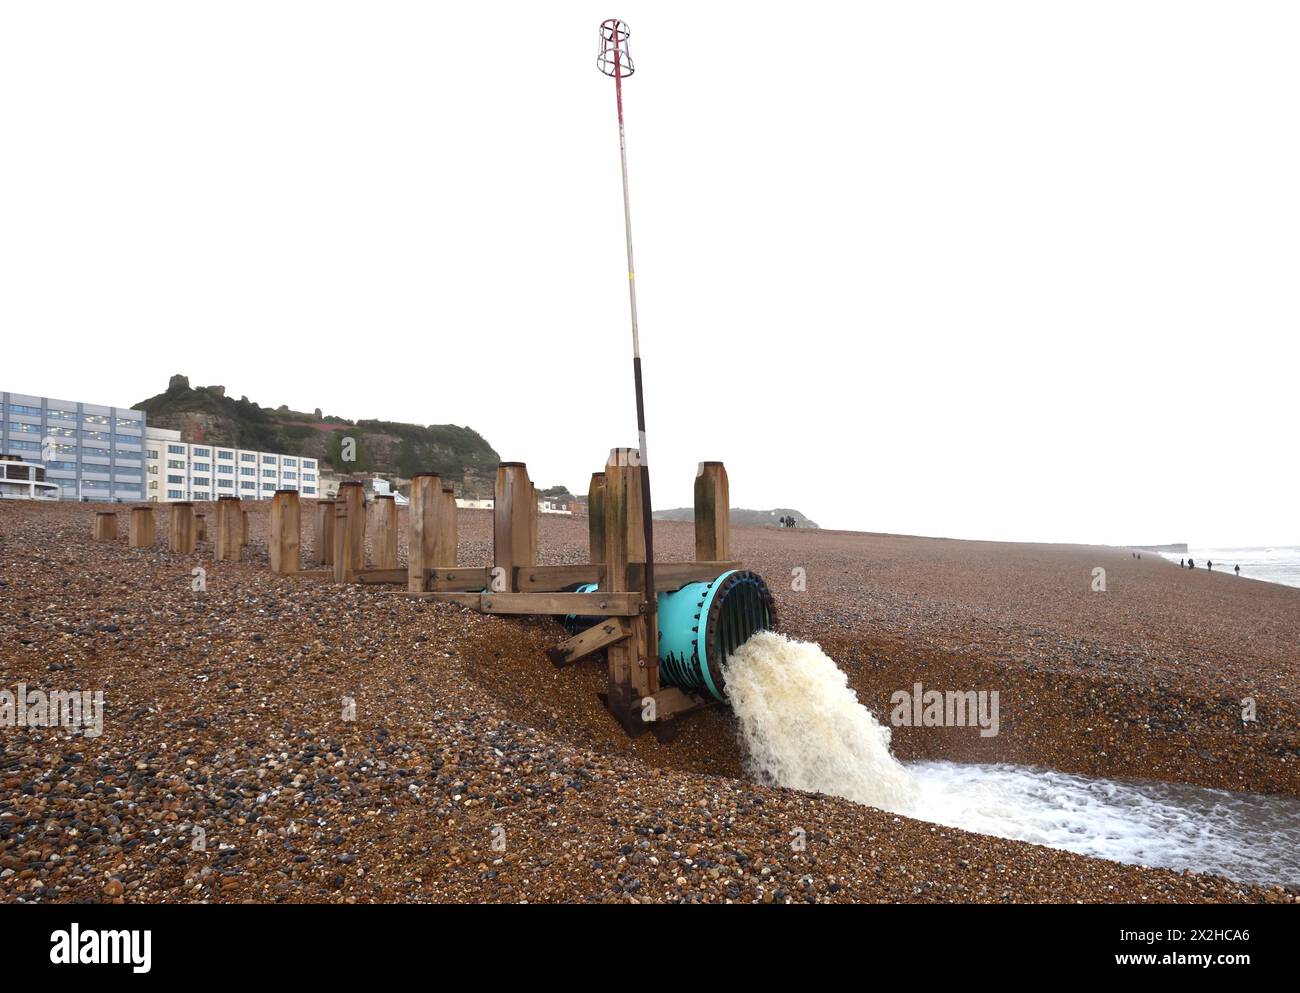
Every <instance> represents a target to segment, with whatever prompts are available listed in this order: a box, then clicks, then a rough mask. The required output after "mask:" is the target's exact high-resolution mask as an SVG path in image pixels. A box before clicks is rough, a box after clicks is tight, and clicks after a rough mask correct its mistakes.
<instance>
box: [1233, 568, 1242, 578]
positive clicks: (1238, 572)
mask: <svg viewBox="0 0 1300 993" xmlns="http://www.w3.org/2000/svg"><path fill="white" fill-rule="evenodd" d="M1232 571H1233V572H1235V573H1236V574H1237V578H1238V579H1240V578H1241V566H1239V565H1234V566H1233V567H1232Z"/></svg>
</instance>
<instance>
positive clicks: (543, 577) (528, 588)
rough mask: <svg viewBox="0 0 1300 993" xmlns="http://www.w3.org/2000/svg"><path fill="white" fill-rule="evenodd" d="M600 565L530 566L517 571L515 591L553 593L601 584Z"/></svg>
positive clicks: (519, 568) (601, 571)
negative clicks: (579, 585)
mask: <svg viewBox="0 0 1300 993" xmlns="http://www.w3.org/2000/svg"><path fill="white" fill-rule="evenodd" d="M604 573H605V568H604V566H600V565H529V566H519V567H518V568H517V569H515V589H517V590H519V592H521V593H551V592H554V591H556V590H562V589H564V588H565V587H566V586H573V585H574V584H575V583H579V584H585V583H599V582H600V580H601V577H602V576H603V575H604Z"/></svg>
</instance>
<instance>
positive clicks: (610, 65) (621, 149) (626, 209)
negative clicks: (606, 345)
mask: <svg viewBox="0 0 1300 993" xmlns="http://www.w3.org/2000/svg"><path fill="white" fill-rule="evenodd" d="M600 34H601V56H600V58H599V59H598V60H597V64H598V65H599V67H600V69H601V71H602V72H604V73H605V74H606V75H609V76H613V77H614V99H615V101H616V103H617V105H618V154H619V160H620V163H621V165H622V168H623V231H624V235H625V237H626V240H627V293H628V302H629V304H630V305H631V308H632V375H633V380H634V382H635V384H636V429H637V452H638V456H639V458H640V463H641V507H642V512H643V514H644V526H645V559H646V562H645V591H644V593H645V596H644V600H643V603H644V605H645V611H646V613H647V615H653V614H654V613H655V610H656V608H657V607H658V597H657V596H656V595H655V587H654V561H655V553H654V521H653V516H652V515H653V511H652V509H651V506H650V467H649V465H648V461H647V459H648V457H647V454H646V432H645V396H644V393H643V390H642V386H641V336H640V331H639V329H638V327H637V318H636V266H635V265H634V264H633V261H632V202H631V200H630V198H629V197H628V186H627V137H626V135H625V133H624V130H623V77H624V76H625V75H627V76H630V75H632V73H633V71H634V68H633V65H632V60H631V59H630V58H629V57H628V50H627V39H628V35H629V34H630V32H629V30H628V26H627V23H626V22H624V21H620V20H617V19H611V20H608V21H605V22H604V23H603V24H601V26H600ZM611 56H612V59H611ZM611 70H612V71H611ZM650 630H651V632H652V634H651V645H650V652H651V655H652V657H653V656H654V655H657V653H658V650H659V649H658V645H657V644H654V640H655V638H656V635H657V631H656V626H655V625H654V624H651V625H650Z"/></svg>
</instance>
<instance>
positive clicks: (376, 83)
mask: <svg viewBox="0 0 1300 993" xmlns="http://www.w3.org/2000/svg"><path fill="white" fill-rule="evenodd" d="M619 4H620V5H616V6H615V7H610V6H609V5H608V0H602V2H601V3H599V4H596V3H587V2H572V3H564V4H537V3H526V4H525V3H510V2H498V3H494V4H492V5H491V6H490V7H488V6H477V5H476V6H471V5H467V4H466V5H451V4H432V3H367V4H362V3H350V4H339V3H323V2H320V0H313V2H310V3H288V2H274V0H261V2H257V3H242V2H231V0H226V2H223V3H206V4H196V3H187V2H177V0H170V2H166V3H123V2H113V3H100V2H95V3H59V4H49V3H16V2H12V3H4V4H3V5H0V142H2V143H3V144H2V146H0V147H2V153H0V339H2V340H3V348H4V350H3V355H4V359H3V364H0V389H8V390H15V391H22V392H28V393H37V394H47V395H54V396H58V397H62V398H67V399H73V400H85V401H91V402H100V403H111V404H116V405H121V406H129V405H131V404H133V403H136V402H138V401H140V400H141V399H144V398H145V397H148V396H151V395H153V394H155V393H158V392H160V391H162V390H163V389H164V388H165V387H166V384H167V378H168V376H170V375H171V374H172V373H175V372H182V373H185V374H186V375H188V376H189V377H190V381H191V383H193V384H195V385H201V384H209V383H220V384H223V385H225V387H226V388H227V391H228V392H229V393H230V394H232V395H233V396H236V397H238V396H240V395H247V396H248V397H249V398H250V399H252V400H255V401H257V402H259V403H262V404H264V405H271V406H275V405H279V404H281V403H286V404H289V405H290V406H291V407H293V408H295V409H306V410H311V409H312V408H314V407H321V408H323V409H324V410H325V411H326V412H327V413H335V414H339V415H342V416H345V417H355V418H360V417H382V418H386V419H392V420H406V421H415V422H419V423H445V422H451V423H455V424H467V425H470V426H472V427H474V428H476V429H477V430H478V431H480V432H481V433H482V434H483V435H484V437H486V438H487V439H488V441H489V442H491V444H492V445H493V446H494V447H495V448H496V449H497V450H498V451H499V452H500V454H501V457H502V458H503V459H507V460H521V461H525V462H527V463H528V466H529V469H530V472H531V475H532V476H533V478H534V480H535V481H536V482H537V484H538V485H539V486H549V485H553V484H556V483H564V484H566V485H568V486H570V487H571V488H573V489H575V490H578V491H585V488H586V485H587V480H588V478H589V476H590V473H591V472H592V471H593V470H596V469H599V468H600V467H601V466H602V464H603V462H604V458H605V453H606V452H607V450H608V449H609V448H610V447H611V446H613V445H633V444H635V442H636V433H635V427H636V424H635V416H634V407H633V400H632V389H631V387H632V377H631V358H630V353H631V342H630V331H629V321H628V305H627V277H626V263H625V259H624V256H623V251H624V249H623V230H622V225H623V217H622V202H621V194H620V189H619V167H618V144H617V129H616V121H615V115H614V92H613V83H612V81H611V80H609V79H607V78H606V77H604V76H602V75H600V73H599V72H597V70H596V66H595V57H596V49H597V25H598V24H599V22H600V21H601V19H603V18H605V17H609V16H613V15H617V16H620V17H623V18H625V19H626V20H627V21H628V22H629V23H630V24H631V26H632V39H631V41H632V54H633V57H634V59H635V61H636V67H637V72H636V75H635V76H634V77H633V78H632V79H631V80H629V81H628V82H627V83H626V86H625V103H626V111H627V135H628V154H629V169H630V174H631V185H632V217H633V222H634V226H635V242H636V258H637V283H638V286H639V291H640V292H639V301H638V302H639V308H640V317H641V340H642V351H643V356H644V363H645V376H646V397H647V399H646V405H647V419H648V429H649V451H650V460H651V465H652V470H653V471H652V478H653V481H654V500H655V504H656V506H660V507H670V506H680V505H688V504H689V503H690V500H691V489H692V480H693V477H694V471H695V465H696V463H697V462H698V461H699V460H702V459H721V460H724V461H725V462H726V464H727V467H728V471H729V474H730V478H731V494H732V500H733V503H734V504H735V505H738V506H747V507H764V508H766V507H772V506H788V507H796V508H798V509H799V510H801V511H803V512H804V513H806V514H807V515H809V516H810V517H812V518H813V519H814V520H816V521H817V522H818V523H820V524H821V525H823V526H825V527H837V528H851V529H862V530H872V531H890V532H902V533H916V534H930V535H949V536H956V537H969V538H999V539H1013V540H1052V541H1084V542H1102V543H1127V542H1164V541H1189V542H1192V543H1194V544H1211V543H1219V544H1222V543H1242V544H1269V543H1279V544H1280V543H1300V518H1298V516H1297V514H1296V507H1297V506H1298V505H1300V500H1298V499H1297V490H1298V489H1300V485H1298V484H1300V470H1298V468H1297V443H1296V426H1297V410H1298V409H1300V407H1298V405H1297V396H1298V395H1300V388H1298V385H1300V384H1298V379H1300V363H1297V359H1298V358H1300V346H1297V331H1298V330H1300V292H1298V290H1300V282H1298V280H1300V178H1298V177H1300V129H1297V127H1296V100H1297V95H1298V94H1300V59H1297V58H1296V52H1297V50H1298V49H1300V30H1298V29H1300V8H1297V6H1296V5H1295V4H1293V3H1240V2H1234V3H1228V2H1223V3H1193V2H1186V0H1183V2H1176V3H1155V2H1145V3H1144V2H1123V3H1108V2H1089V3H1082V2H1080V3H1070V4H1062V3H1048V2H1041V0H1040V2H1025V3H1006V2H994V3H989V2H979V3H972V2H954V3H942V2H934V3H866V4H864V3H852V4H848V3H846V4H829V3H815V2H805V3H801V4H798V5H793V6H791V5H789V4H782V5H777V4H756V3H753V2H751V3H745V4H723V3H701V2H694V3H667V2H664V0H657V2H655V3H644V2H632V0H619Z"/></svg>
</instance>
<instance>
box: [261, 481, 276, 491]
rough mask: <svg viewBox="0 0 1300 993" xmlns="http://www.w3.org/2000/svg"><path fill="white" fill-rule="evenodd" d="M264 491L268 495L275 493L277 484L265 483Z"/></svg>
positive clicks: (263, 485)
mask: <svg viewBox="0 0 1300 993" xmlns="http://www.w3.org/2000/svg"><path fill="white" fill-rule="evenodd" d="M262 490H263V491H264V492H267V493H274V492H275V483H263V484H262Z"/></svg>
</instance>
